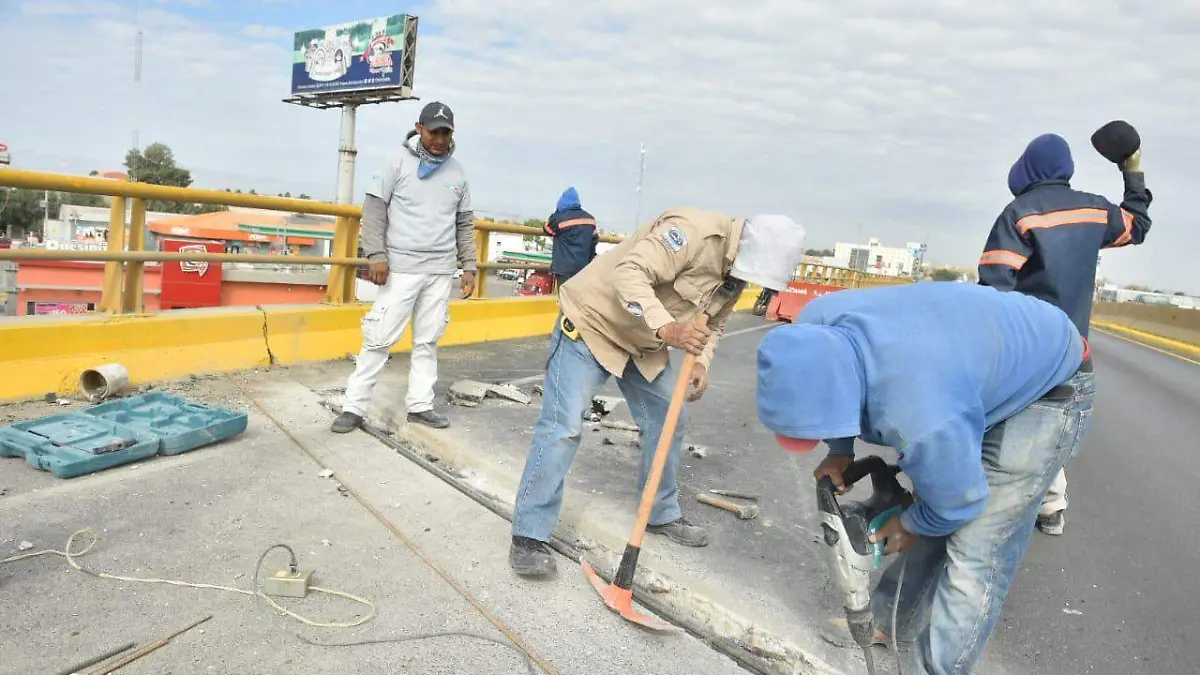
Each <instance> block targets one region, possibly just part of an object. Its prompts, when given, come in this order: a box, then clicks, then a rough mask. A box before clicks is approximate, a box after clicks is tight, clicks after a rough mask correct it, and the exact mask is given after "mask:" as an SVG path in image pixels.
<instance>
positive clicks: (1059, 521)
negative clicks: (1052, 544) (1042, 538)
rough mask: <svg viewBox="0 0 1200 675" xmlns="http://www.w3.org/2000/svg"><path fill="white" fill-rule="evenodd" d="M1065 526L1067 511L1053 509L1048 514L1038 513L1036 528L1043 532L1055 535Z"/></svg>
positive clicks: (1060, 532)
mask: <svg viewBox="0 0 1200 675" xmlns="http://www.w3.org/2000/svg"><path fill="white" fill-rule="evenodd" d="M1066 526H1067V512H1066V511H1055V512H1054V513H1051V514H1050V515H1048V516H1043V515H1041V514H1038V517H1037V529H1039V530H1041V531H1042V533H1043V534H1048V535H1050V536H1053V537H1057V536H1059V535H1061V534H1062V533H1063V529H1064V528H1065V527H1066Z"/></svg>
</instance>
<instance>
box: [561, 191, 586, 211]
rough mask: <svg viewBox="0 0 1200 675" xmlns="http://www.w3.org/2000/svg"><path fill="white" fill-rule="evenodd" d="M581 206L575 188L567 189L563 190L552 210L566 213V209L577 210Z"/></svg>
mask: <svg viewBox="0 0 1200 675" xmlns="http://www.w3.org/2000/svg"><path fill="white" fill-rule="evenodd" d="M581 206H582V205H581V204H580V203H579V193H578V192H576V191H575V188H573V187H569V188H567V189H566V190H563V193H562V196H561V197H559V198H558V204H557V205H556V206H555V207H554V208H555V209H557V210H559V211H566V210H567V209H578V208H580V207H581Z"/></svg>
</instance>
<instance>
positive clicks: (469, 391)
mask: <svg viewBox="0 0 1200 675" xmlns="http://www.w3.org/2000/svg"><path fill="white" fill-rule="evenodd" d="M488 396H492V397H494V398H501V399H504V400H507V401H512V402H513V403H520V404H523V405H529V403H530V402H531V401H532V400H533V398H532V397H530V396H529V394H526V393H525V392H523V391H521V390H520V389H519V388H517V387H516V386H515V385H512V384H505V383H500V384H490V383H487V382H479V381H477V380H458V381H457V382H455V383H454V384H452V385H450V402H451V403H455V404H458V405H466V406H468V407H470V406H474V405H477V404H479V403H481V402H483V400H484V399H486V398H488Z"/></svg>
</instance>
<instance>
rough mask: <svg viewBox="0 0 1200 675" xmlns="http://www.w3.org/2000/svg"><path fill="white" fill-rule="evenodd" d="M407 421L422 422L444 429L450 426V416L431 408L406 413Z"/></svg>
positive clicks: (428, 425) (412, 422) (411, 422)
mask: <svg viewBox="0 0 1200 675" xmlns="http://www.w3.org/2000/svg"><path fill="white" fill-rule="evenodd" d="M408 421H409V423H410V424H424V425H425V426H427V427H432V428H434V429H445V428H446V427H448V426H450V418H448V417H446V416H445V415H443V414H441V413H438V412H435V411H433V410H426V411H423V412H418V413H413V412H410V413H408Z"/></svg>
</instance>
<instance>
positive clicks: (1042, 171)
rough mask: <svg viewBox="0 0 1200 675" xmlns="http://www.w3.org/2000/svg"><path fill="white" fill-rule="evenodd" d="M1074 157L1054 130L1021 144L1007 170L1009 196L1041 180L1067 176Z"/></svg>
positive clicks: (1073, 162)
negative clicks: (1020, 150)
mask: <svg viewBox="0 0 1200 675" xmlns="http://www.w3.org/2000/svg"><path fill="white" fill-rule="evenodd" d="M1074 175H1075V160H1073V159H1071V146H1070V145H1067V141H1066V140H1065V139H1064V138H1063V137H1062V136H1059V135H1058V134H1043V135H1041V136H1038V137H1037V138H1035V139H1033V140H1032V141H1030V142H1029V145H1027V146H1025V152H1023V153H1021V158H1020V159H1018V160H1017V161H1016V163H1015V164H1013V165H1012V168H1011V169H1009V171H1008V189H1009V191H1010V192H1012V194H1013V196H1014V197H1016V196H1017V195H1019V194H1021V193H1022V192H1024V191H1026V190H1028V189H1029V186H1030V185H1033V184H1034V183H1038V182H1041V181H1044V180H1067V181H1069V180H1071V176H1074Z"/></svg>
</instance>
